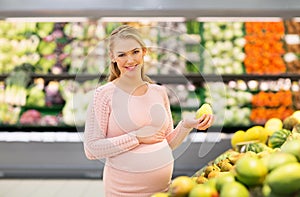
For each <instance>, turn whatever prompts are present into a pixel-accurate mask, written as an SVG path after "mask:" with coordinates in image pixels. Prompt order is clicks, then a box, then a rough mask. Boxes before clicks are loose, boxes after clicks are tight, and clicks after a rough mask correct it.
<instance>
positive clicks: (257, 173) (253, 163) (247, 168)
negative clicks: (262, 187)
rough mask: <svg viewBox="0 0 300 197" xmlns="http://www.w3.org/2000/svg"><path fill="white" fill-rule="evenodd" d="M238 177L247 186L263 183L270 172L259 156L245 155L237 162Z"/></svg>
mask: <svg viewBox="0 0 300 197" xmlns="http://www.w3.org/2000/svg"><path fill="white" fill-rule="evenodd" d="M235 170H236V173H237V174H236V176H237V179H238V180H239V181H240V182H242V183H243V184H245V185H247V186H254V185H259V184H261V183H262V182H263V181H264V179H265V176H266V175H267V173H268V168H267V167H266V166H265V164H264V163H263V161H262V160H260V159H259V158H257V157H252V156H244V157H242V158H240V159H239V160H238V161H237V162H236V167H235Z"/></svg>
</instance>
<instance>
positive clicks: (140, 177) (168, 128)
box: [84, 82, 191, 197]
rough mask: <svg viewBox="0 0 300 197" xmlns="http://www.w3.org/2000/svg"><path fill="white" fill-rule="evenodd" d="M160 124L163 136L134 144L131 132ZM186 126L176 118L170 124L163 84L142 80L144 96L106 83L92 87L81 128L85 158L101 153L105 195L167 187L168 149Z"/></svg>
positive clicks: (125, 196)
mask: <svg viewBox="0 0 300 197" xmlns="http://www.w3.org/2000/svg"><path fill="white" fill-rule="evenodd" d="M160 128H162V129H163V130H164V131H165V135H166V138H165V140H164V141H162V142H160V143H155V144H139V142H138V140H137V138H136V134H137V133H139V135H141V134H143V135H151V134H153V133H154V132H156V131H157V130H159V129H160ZM190 131H191V129H188V128H185V127H183V124H182V122H180V123H179V124H178V125H177V127H176V128H175V129H173V120H172V116H171V111H170V105H169V99H168V96H167V93H166V90H165V88H164V87H162V86H159V85H156V84H148V90H147V92H146V93H145V94H144V95H141V96H133V95H130V94H128V93H126V92H124V91H123V90H122V89H120V88H118V87H117V86H115V85H114V84H113V83H112V82H108V83H107V84H105V85H103V86H101V87H99V88H97V89H96V90H95V93H94V97H93V100H92V102H91V103H90V105H89V109H88V114H87V118H86V124H85V132H84V148H85V153H86V156H87V158H89V159H102V158H105V159H106V162H105V167H104V174H103V181H104V185H105V194H106V197H135V196H136V197H143V196H145V197H146V196H150V195H151V194H153V193H155V192H159V191H165V190H167V189H168V186H169V183H170V181H171V177H172V172H173V163H174V159H173V155H172V150H173V149H175V148H176V147H178V146H179V145H180V144H181V143H182V141H183V140H184V139H185V137H186V136H187V134H188V133H189V132H190Z"/></svg>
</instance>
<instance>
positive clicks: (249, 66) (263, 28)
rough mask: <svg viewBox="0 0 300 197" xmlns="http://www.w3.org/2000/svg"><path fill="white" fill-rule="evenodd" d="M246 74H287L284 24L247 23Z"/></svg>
mask: <svg viewBox="0 0 300 197" xmlns="http://www.w3.org/2000/svg"><path fill="white" fill-rule="evenodd" d="M245 27H246V36H245V38H246V40H247V42H246V45H245V52H246V58H245V61H244V64H245V68H246V72H247V73H249V74H280V73H284V72H286V66H285V63H284V61H283V59H282V57H281V56H282V55H283V54H284V53H285V51H284V49H283V43H282V41H281V39H282V37H283V35H284V24H283V22H246V24H245Z"/></svg>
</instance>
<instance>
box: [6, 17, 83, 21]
mask: <svg viewBox="0 0 300 197" xmlns="http://www.w3.org/2000/svg"><path fill="white" fill-rule="evenodd" d="M5 20H6V21H8V22H85V21H88V18H87V17H12V18H6V19H5Z"/></svg>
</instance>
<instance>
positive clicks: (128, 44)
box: [114, 38, 141, 53]
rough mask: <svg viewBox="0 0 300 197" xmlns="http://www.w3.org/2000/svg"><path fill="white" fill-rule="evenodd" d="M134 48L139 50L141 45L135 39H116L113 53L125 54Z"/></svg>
mask: <svg viewBox="0 0 300 197" xmlns="http://www.w3.org/2000/svg"><path fill="white" fill-rule="evenodd" d="M136 48H141V45H140V43H138V42H137V41H136V40H135V39H132V38H126V39H122V38H117V39H116V40H115V43H114V52H115V53H126V52H129V51H132V50H134V49H136Z"/></svg>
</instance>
